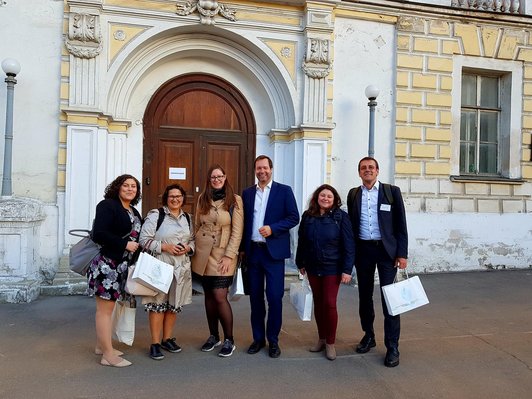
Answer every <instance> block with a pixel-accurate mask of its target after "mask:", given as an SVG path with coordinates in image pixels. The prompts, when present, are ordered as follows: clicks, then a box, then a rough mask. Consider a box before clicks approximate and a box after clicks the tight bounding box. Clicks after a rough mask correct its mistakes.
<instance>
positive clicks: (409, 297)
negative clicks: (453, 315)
mask: <svg viewBox="0 0 532 399" xmlns="http://www.w3.org/2000/svg"><path fill="white" fill-rule="evenodd" d="M382 294H383V295H384V300H385V301H386V307H387V308H388V313H390V314H391V315H392V316H396V315H398V314H401V313H404V312H408V311H409V310H412V309H415V308H418V307H420V306H423V305H426V304H427V303H429V300H428V298H427V294H426V293H425V290H424V289H423V286H422V285H421V280H420V279H419V277H418V276H414V277H411V278H408V274H407V278H406V280H403V281H399V282H394V283H393V284H390V285H385V286H383V287H382Z"/></svg>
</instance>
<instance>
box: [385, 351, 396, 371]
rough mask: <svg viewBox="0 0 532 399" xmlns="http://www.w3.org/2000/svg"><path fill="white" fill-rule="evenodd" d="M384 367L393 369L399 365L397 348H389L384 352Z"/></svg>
mask: <svg viewBox="0 0 532 399" xmlns="http://www.w3.org/2000/svg"><path fill="white" fill-rule="evenodd" d="M384 365H385V366H386V367H395V366H398V365H399V351H398V350H397V348H391V349H388V350H387V351H386V357H385V358H384Z"/></svg>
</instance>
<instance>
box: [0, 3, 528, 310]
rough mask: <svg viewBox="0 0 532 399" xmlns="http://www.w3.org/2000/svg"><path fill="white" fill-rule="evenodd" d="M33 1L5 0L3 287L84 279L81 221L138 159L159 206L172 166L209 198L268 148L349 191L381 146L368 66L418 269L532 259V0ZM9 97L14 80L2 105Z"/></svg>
mask: <svg viewBox="0 0 532 399" xmlns="http://www.w3.org/2000/svg"><path fill="white" fill-rule="evenodd" d="M28 3H30V2H29V1H28V2H24V5H22V4H21V3H20V2H15V1H12V0H4V1H3V2H0V18H1V19H2V31H1V35H2V38H3V40H2V42H0V56H1V58H2V59H4V58H7V57H11V58H16V59H17V60H18V61H19V62H20V64H21V66H22V69H21V72H20V73H19V74H18V75H17V77H16V79H17V84H16V87H15V100H14V112H13V119H14V139H13V161H12V162H13V165H12V180H13V195H12V196H6V197H4V198H2V200H1V201H0V212H1V213H0V249H1V251H0V300H1V301H9V302H24V301H30V300H32V299H34V298H36V297H37V296H38V295H39V294H40V293H43V294H51V293H65V292H67V293H68V292H76V291H77V290H79V289H82V288H83V285H84V283H83V280H82V279H79V278H77V277H76V276H74V275H72V274H71V273H69V272H68V266H67V265H68V249H69V247H70V245H72V244H73V243H75V242H76V240H77V238H76V237H73V236H71V235H69V234H68V231H69V230H71V229H77V228H90V226H91V222H92V219H93V217H94V210H95V206H96V204H97V203H98V201H100V200H101V199H102V196H103V190H104V188H105V186H106V185H107V184H108V183H109V182H110V181H111V180H112V179H114V177H116V176H117V175H119V174H122V173H131V174H133V175H135V176H137V177H138V178H139V180H141V182H142V191H143V199H142V203H141V205H140V207H141V210H142V213H144V214H145V213H146V212H147V211H148V210H149V209H151V208H154V207H157V206H158V204H159V201H160V195H161V193H162V191H163V189H164V187H165V186H166V185H167V184H169V183H170V182H179V183H180V184H182V185H183V186H184V187H185V189H186V191H187V203H188V206H189V208H188V210H190V211H193V209H192V207H191V204H193V203H194V202H195V199H196V198H197V195H198V192H199V191H200V190H201V183H202V181H203V179H204V175H205V173H206V170H207V168H208V167H209V165H210V164H211V163H214V162H217V163H221V164H223V165H224V166H225V168H226V169H227V171H228V175H229V179H230V181H231V182H232V184H233V185H234V186H235V187H236V189H237V190H238V191H241V190H242V189H243V188H245V187H246V186H248V185H250V184H252V183H253V182H254V176H253V167H252V164H253V159H254V158H255V156H256V155H258V154H267V155H269V156H270V157H271V158H272V159H273V161H274V178H275V179H276V180H277V181H280V182H283V183H286V184H289V185H290V186H292V187H293V189H294V193H295V195H296V199H297V201H298V206H299V208H300V211H301V212H302V211H303V210H304V209H305V208H306V206H307V202H308V198H309V196H310V194H311V193H312V191H313V190H314V189H315V188H316V187H317V186H318V185H320V184H322V183H323V182H328V183H330V184H332V185H333V186H335V187H336V188H337V189H338V190H339V192H340V194H341V195H342V198H344V199H345V198H346V196H347V192H348V191H349V189H350V188H351V187H353V186H355V185H358V184H360V180H359V178H358V174H357V171H356V165H357V162H358V160H359V159H360V158H361V157H363V156H365V155H366V154H367V151H368V120H369V118H368V107H367V103H368V99H367V98H366V97H365V94H364V89H365V87H366V86H368V85H370V84H371V85H375V86H377V87H379V89H380V94H379V96H378V98H377V100H376V101H377V103H378V105H377V107H376V119H375V126H376V129H375V157H376V158H377V159H378V160H379V163H380V177H381V180H382V181H386V182H390V183H394V184H396V185H398V186H400V187H401V190H402V192H403V196H404V198H405V203H406V206H407V212H408V223H409V235H410V258H411V259H410V267H411V269H412V270H413V271H414V272H418V273H423V272H436V271H462V270H486V269H493V268H527V267H531V265H532V234H531V231H532V230H530V227H529V226H531V225H532V223H531V222H532V198H531V196H532V159H531V137H532V35H531V32H530V27H531V22H532V1H515V0H511V1H510V0H508V1H467V0H463V1H462V0H460V1H455V0H453V1H436V0H431V1H386V0H383V1H365V2H358V1H339V0H338V1H333V0H323V1H305V0H285V1H275V0H271V1H263V2H251V1H207V0H190V1H175V0H137V1H134V0H127V1H125V0H31V4H32V7H29V6H28ZM5 98H6V87H5V86H2V87H0V109H1V110H2V113H3V109H5V106H6V100H5ZM4 117H5V116H4V115H1V116H0V118H4ZM4 122H5V121H4V119H0V123H2V125H3V124H4ZM0 148H1V147H0Z"/></svg>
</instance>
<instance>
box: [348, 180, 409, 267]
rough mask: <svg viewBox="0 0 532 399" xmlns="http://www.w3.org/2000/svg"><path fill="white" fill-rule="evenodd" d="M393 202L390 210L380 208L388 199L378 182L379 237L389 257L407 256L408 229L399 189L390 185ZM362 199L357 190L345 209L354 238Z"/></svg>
mask: <svg viewBox="0 0 532 399" xmlns="http://www.w3.org/2000/svg"><path fill="white" fill-rule="evenodd" d="M391 190H392V198H393V204H391V210H390V211H385V210H383V209H381V205H382V204H385V205H389V204H390V203H389V201H388V199H387V198H386V195H385V194H384V186H383V184H382V183H379V199H378V204H377V207H378V213H379V229H380V232H381V239H382V243H383V245H384V248H385V249H386V252H387V253H388V255H389V256H390V258H392V259H395V258H407V257H408V231H407V227H406V214H405V205H404V203H403V197H402V196H401V190H400V189H399V187H397V186H391ZM361 200H362V189H360V190H358V192H357V194H356V196H355V201H354V203H348V204H347V209H348V212H349V217H350V218H351V224H352V225H353V235H354V236H355V240H357V239H358V237H359V232H360V208H361Z"/></svg>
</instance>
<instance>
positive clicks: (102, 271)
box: [88, 155, 408, 367]
mask: <svg viewBox="0 0 532 399" xmlns="http://www.w3.org/2000/svg"><path fill="white" fill-rule="evenodd" d="M254 169H255V176H256V178H257V184H256V185H253V186H251V187H249V188H247V189H245V190H244V191H243V193H242V197H240V196H239V195H238V194H236V193H235V192H234V190H233V188H232V186H231V184H230V183H229V181H228V179H227V176H226V173H225V170H224V168H223V167H222V166H221V165H213V166H211V167H210V168H209V170H208V173H207V176H206V180H205V184H204V187H203V190H202V192H201V193H200V195H199V197H198V202H197V206H196V211H195V215H194V218H193V220H192V218H191V217H190V215H189V214H187V213H186V212H184V211H183V209H182V208H183V205H184V204H185V201H186V192H185V190H184V189H183V187H181V186H180V185H178V184H172V185H169V186H168V187H167V188H166V189H165V191H164V193H163V195H162V203H163V207H162V208H159V209H153V210H151V211H149V212H148V214H147V216H146V218H145V219H144V221H143V220H142V218H141V216H140V214H139V213H138V211H137V210H136V209H135V208H134V205H136V204H137V203H138V201H139V199H140V197H141V193H140V183H139V181H138V180H137V179H136V178H135V177H133V176H131V175H121V176H119V177H117V178H116V179H115V180H114V181H113V182H112V183H111V184H110V185H109V186H108V187H107V188H106V190H105V195H104V200H103V201H101V202H100V203H99V204H98V206H97V208H96V216H95V222H94V228H93V239H94V240H95V241H96V242H97V243H98V244H100V245H101V247H102V249H101V251H100V255H99V256H97V257H96V258H95V259H94V260H93V262H92V264H91V266H90V268H89V272H88V281H89V294H92V295H94V296H95V297H96V317H95V321H96V347H95V353H96V354H99V355H102V357H101V361H100V363H101V364H102V365H105V366H114V367H125V366H129V365H130V364H131V363H130V362H129V361H128V360H126V359H124V358H123V357H122V355H123V353H122V352H120V351H118V350H116V349H114V348H113V345H112V340H111V336H112V334H111V333H112V321H111V315H112V312H113V308H114V305H115V304H114V302H115V301H116V300H119V299H123V298H124V297H125V296H126V295H127V293H126V291H125V282H126V280H127V273H128V266H129V265H130V264H131V263H132V260H133V258H134V254H135V253H136V252H137V251H140V250H146V251H150V252H151V253H152V254H153V255H154V256H156V257H157V258H159V259H161V260H162V261H164V262H166V263H168V264H170V265H172V266H174V277H173V281H172V284H171V286H170V289H169V292H168V294H163V293H159V294H157V295H155V296H152V297H148V296H146V297H143V298H142V303H143V305H144V308H145V310H147V311H148V312H149V326H150V333H151V342H152V344H151V346H150V352H149V355H150V357H151V358H152V359H155V360H160V359H163V358H164V354H163V352H162V349H164V350H165V351H168V352H174V353H175V352H179V351H181V347H180V346H179V345H178V344H177V342H176V338H175V337H173V328H174V324H175V321H176V315H177V313H179V312H180V311H181V309H182V307H183V306H184V305H187V304H189V303H191V300H192V273H196V274H197V275H199V276H200V278H201V284H202V287H203V291H204V301H205V313H206V317H207V323H208V328H209V336H208V338H207V339H206V341H205V343H204V344H203V346H202V347H201V350H202V351H204V352H210V351H212V350H214V348H216V347H219V346H220V349H219V352H218V355H219V356H221V357H228V356H231V355H232V354H233V352H234V350H235V348H236V346H235V341H234V337H233V313H232V309H231V305H230V302H229V301H228V290H229V287H230V286H231V284H232V283H233V276H234V275H235V271H236V268H237V264H238V262H239V260H242V261H244V262H245V263H246V266H247V272H248V273H247V278H248V284H249V297H250V308H251V327H252V334H253V341H252V343H251V345H250V346H249V348H248V349H247V353H249V354H255V353H258V352H260V351H261V350H262V349H263V348H265V347H266V344H268V354H269V356H270V357H272V358H277V357H279V356H280V355H281V348H280V346H279V334H280V331H281V325H282V299H283V294H284V275H285V259H287V258H290V256H291V252H290V229H292V228H293V227H295V226H297V225H298V223H299V231H298V237H299V239H298V245H297V252H296V256H295V261H296V265H297V267H298V269H299V271H300V273H301V274H303V275H306V276H308V280H309V283H310V287H311V289H312V293H313V297H314V315H315V320H316V324H317V329H318V341H317V343H316V344H315V345H314V346H312V347H311V348H310V349H309V350H310V351H311V352H321V351H325V355H326V357H327V358H328V359H329V360H334V359H335V358H336V350H335V346H334V344H335V339H336V328H337V324H338V313H337V307H336V302H337V296H338V291H339V287H340V284H341V283H350V282H351V278H352V277H351V275H352V269H353V265H355V268H356V275H357V279H358V286H359V314H360V320H361V325H362V329H363V331H364V336H363V338H362V339H361V341H360V343H359V344H358V345H357V346H356V351H357V352H358V353H366V352H368V351H369V350H370V349H371V348H373V347H375V346H376V342H375V333H374V329H373V322H374V318H375V313H374V308H373V285H374V274H375V269H376V268H377V269H378V273H379V278H380V282H381V285H386V284H391V283H392V282H393V280H394V278H395V275H396V272H397V268H405V267H406V265H407V261H406V258H407V247H408V238H407V229H406V218H405V210H404V204H403V200H402V197H401V193H400V190H399V188H398V187H396V186H391V185H387V184H383V183H380V182H379V181H378V178H377V177H378V174H379V165H378V163H377V161H376V160H375V159H373V158H369V157H366V158H363V159H362V160H361V161H360V162H359V165H358V172H359V176H360V178H361V180H362V185H361V186H360V187H356V188H353V189H352V190H351V191H350V193H349V196H348V201H347V206H348V212H345V211H343V210H342V209H340V206H341V204H342V201H341V199H340V196H339V194H338V192H337V191H336V189H335V188H334V187H332V186H330V185H328V184H323V185H321V186H320V187H318V188H317V189H316V190H315V191H314V193H313V194H312V196H311V199H310V201H309V206H308V209H307V210H306V211H305V212H304V213H303V215H302V218H301V221H300V218H299V211H298V208H297V203H296V200H295V197H294V194H293V191H292V189H291V188H290V187H289V186H287V185H284V184H281V183H278V182H275V181H273V179H272V174H273V163H272V160H271V159H270V158H269V157H267V156H265V155H260V156H258V157H257V158H256V159H255V163H254ZM382 306H383V313H384V318H385V321H384V335H385V336H384V342H385V345H386V348H387V352H386V356H385V360H384V364H385V365H386V366H388V367H394V366H397V365H398V364H399V351H398V346H399V333H400V318H399V316H391V315H390V314H389V313H388V311H387V309H386V305H385V303H384V300H383V303H382ZM220 326H221V328H222V332H223V337H222V336H221V335H220V332H219V327H220ZM222 338H223V340H222Z"/></svg>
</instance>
